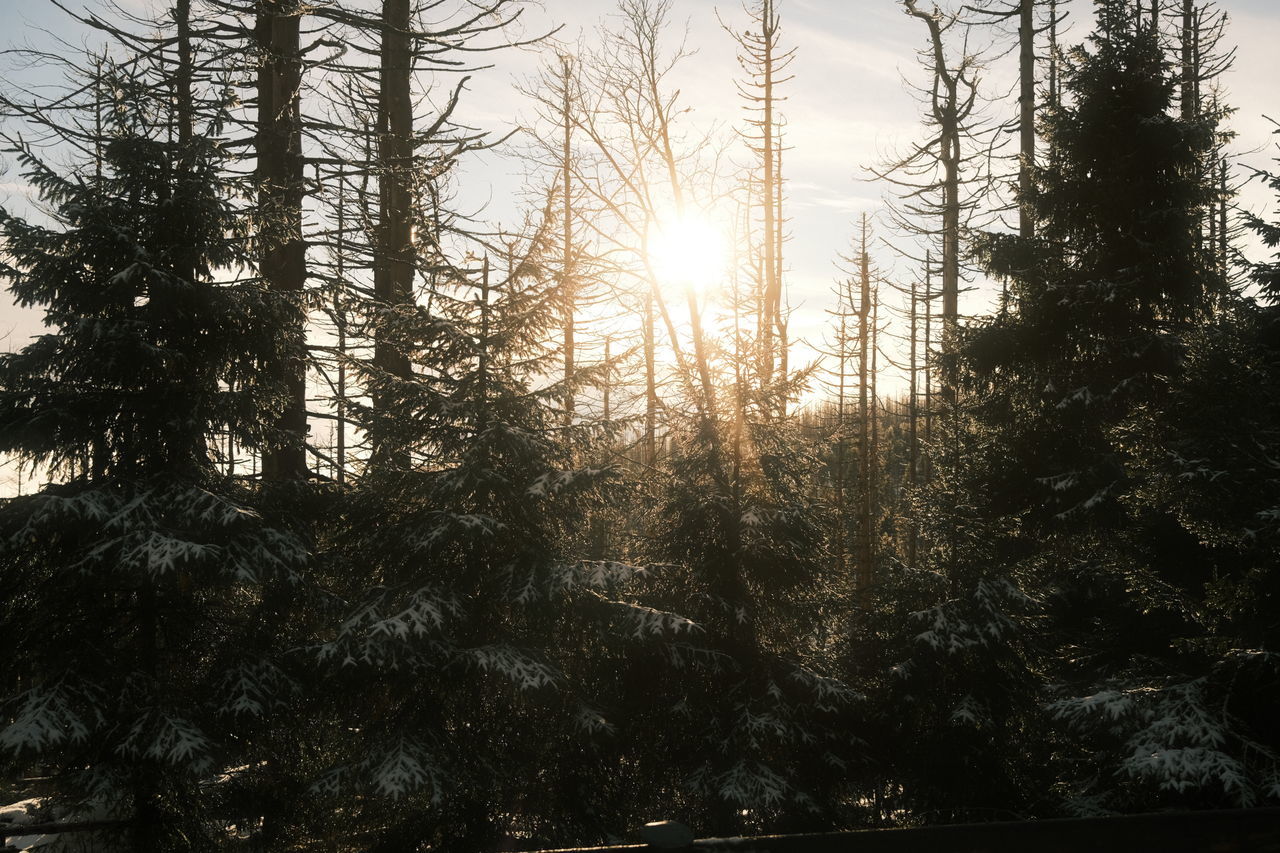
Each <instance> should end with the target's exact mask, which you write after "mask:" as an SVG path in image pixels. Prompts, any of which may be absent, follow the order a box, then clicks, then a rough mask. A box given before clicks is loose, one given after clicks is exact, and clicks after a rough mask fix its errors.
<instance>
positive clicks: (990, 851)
mask: <svg viewBox="0 0 1280 853" xmlns="http://www.w3.org/2000/svg"><path fill="white" fill-rule="evenodd" d="M659 849H664V848H660V847H655V846H651V845H648V844H624V845H618V846H612V847H578V848H563V849H560V850H555V851H548V850H544V851H542V853H586V851H599V853H604V851H624V850H630V851H650V852H651V853H652V851H656V850H659ZM665 849H667V850H685V851H689V853H720V851H724V853H729V851H738V853H748V851H751V853H1280V808H1262V809H1241V810H1235V811H1204V812H1160V813H1157V814H1143V815H1127V816H1124V817H1102V818H1086V819H1063V820H1036V821H1019V822H1015V823H970V824H960V825H949V826H926V827H919V828H911V829H870V830H859V831H853V832H824V833H816V834H811V835H771V836H757V837H754V838H704V839H699V840H697V841H694V842H693V843H692V844H691V845H687V846H685V847H674V848H672V847H667V848H665Z"/></svg>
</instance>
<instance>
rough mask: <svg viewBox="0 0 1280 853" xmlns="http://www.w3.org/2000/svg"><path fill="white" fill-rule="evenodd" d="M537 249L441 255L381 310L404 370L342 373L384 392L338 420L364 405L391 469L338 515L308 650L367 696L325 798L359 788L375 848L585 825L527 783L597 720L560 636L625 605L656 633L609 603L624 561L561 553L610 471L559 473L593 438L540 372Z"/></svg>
mask: <svg viewBox="0 0 1280 853" xmlns="http://www.w3.org/2000/svg"><path fill="white" fill-rule="evenodd" d="M542 250H543V247H542V243H541V235H538V237H537V238H535V240H534V242H533V248H532V250H531V251H532V252H533V253H534V254H533V256H532V257H526V258H525V259H524V260H523V261H521V262H520V263H518V264H516V266H515V267H514V269H513V270H512V271H511V273H510V274H509V275H504V274H499V273H497V272H496V271H495V270H493V269H492V268H491V266H490V264H489V262H488V259H487V258H485V259H483V260H481V261H477V262H475V263H473V264H472V265H471V266H469V267H463V266H456V267H454V268H453V275H452V276H451V278H450V280H449V281H448V282H447V283H445V284H440V285H437V286H436V287H435V288H434V289H433V290H432V291H431V293H430V297H429V305H417V306H415V307H413V308H412V309H411V310H410V309H404V310H401V311H399V312H396V313H395V314H390V313H387V314H383V315H381V316H380V317H379V323H380V327H379V330H378V334H379V335H381V336H382V339H383V340H385V341H387V342H388V344H389V345H391V346H394V347H395V348H396V350H397V351H400V352H403V353H405V354H406V355H407V356H408V358H409V360H410V363H411V364H412V365H413V370H412V373H411V375H409V376H407V377H402V376H398V375H391V374H388V373H386V372H384V371H383V370H382V369H381V366H380V365H379V364H377V363H358V364H357V365H356V367H357V370H358V371H359V373H360V374H361V379H362V382H363V383H364V387H366V388H367V389H369V391H370V393H371V394H372V395H376V397H377V399H378V401H379V403H378V405H377V406H376V407H369V406H367V405H366V406H355V405H354V404H353V415H352V416H353V419H354V420H355V421H356V422H357V423H359V424H360V425H361V426H363V427H365V428H368V424H369V421H370V419H372V418H375V417H376V418H377V419H378V424H379V429H380V430H381V434H382V435H384V436H386V437H387V440H389V441H391V442H393V444H394V445H395V446H397V447H402V448H405V449H406V455H407V464H406V465H404V466H379V467H376V468H371V469H370V470H368V471H367V472H366V473H365V474H364V476H363V477H362V478H361V480H360V482H359V484H358V486H357V488H356V490H355V492H354V493H353V495H352V498H351V506H350V509H349V511H348V514H347V516H346V518H345V519H343V531H344V532H343V533H342V534H341V536H340V538H339V540H338V543H337V545H338V548H337V551H336V552H335V554H334V557H333V558H334V559H336V560H338V561H340V562H341V563H342V564H343V565H344V566H347V567H348V575H349V578H350V582H351V584H352V586H353V587H354V588H355V589H354V592H353V595H352V598H351V600H350V602H349V606H348V610H347V613H346V614H345V617H344V619H343V621H342V622H341V624H340V625H338V626H337V627H336V631H335V634H334V636H333V637H332V639H330V640H328V641H327V642H325V643H324V644H323V645H322V646H321V648H320V655H321V660H322V663H323V664H324V666H325V667H326V669H328V670H329V671H331V672H332V673H333V677H335V678H336V679H339V680H340V681H341V682H342V683H343V684H344V685H346V686H347V689H349V690H352V691H356V692H357V693H358V694H359V695H360V696H362V697H363V699H362V701H361V703H360V704H359V706H358V707H353V708H348V709H347V710H348V712H349V713H351V714H352V715H353V716H352V717H351V722H350V725H351V727H352V729H353V736H352V738H351V742H350V744H349V745H348V748H347V749H346V750H344V755H343V756H341V761H340V762H339V763H338V764H336V765H335V766H334V767H333V768H332V769H331V771H330V772H329V773H328V774H327V775H326V776H325V777H324V778H323V779H322V780H321V781H320V783H319V790H320V791H322V792H327V793H329V794H331V795H333V796H338V797H343V798H347V797H354V796H359V797H360V801H361V802H362V803H363V805H362V807H361V809H360V812H359V813H358V814H357V815H356V816H355V817H356V820H357V822H359V823H360V825H361V826H363V827H366V828H367V829H369V830H371V831H373V832H374V833H375V837H377V838H379V839H381V841H380V843H385V844H388V845H390V844H402V845H403V844H410V843H421V842H424V841H431V842H432V843H435V844H447V845H448V846H449V847H450V849H456V850H469V849H489V848H490V847H491V846H492V845H493V844H494V843H497V841H498V840H499V839H500V838H502V837H505V836H508V835H511V834H523V835H525V837H529V836H533V837H538V838H543V839H546V840H548V841H552V840H571V839H573V838H574V837H576V836H575V835H573V834H571V833H574V832H577V833H581V832H582V830H581V828H580V827H579V823H582V822H586V823H590V820H589V817H588V816H585V815H581V814H579V815H576V816H575V815H573V813H572V812H569V814H568V815H566V813H565V810H564V808H563V805H561V806H555V805H554V803H555V802H556V799H557V795H556V794H555V793H554V792H546V793H545V795H539V794H536V793H535V792H532V791H530V790H529V786H530V780H531V779H534V778H536V777H538V776H539V775H540V774H554V773H557V772H558V770H559V768H560V767H561V765H562V764H563V763H568V764H569V766H573V764H572V762H573V761H574V760H575V759H574V755H575V754H576V752H577V751H578V750H580V749H583V748H585V747H584V746H583V743H582V741H583V740H584V739H586V740H589V739H590V737H591V736H592V735H596V734H599V733H601V732H602V731H605V730H607V729H608V728H609V727H610V725H611V723H610V722H608V721H607V720H606V719H605V718H604V717H603V716H602V714H601V712H600V711H599V710H598V709H596V708H595V707H594V706H592V705H591V704H590V702H589V701H588V699H587V697H586V695H585V691H584V690H583V689H582V685H580V684H578V683H576V682H575V681H574V679H573V678H572V677H571V676H570V674H569V669H570V667H569V664H568V659H569V655H570V653H577V652H579V651H580V650H581V649H582V648H583V646H587V647H589V646H590V642H591V641H590V640H581V641H580V642H569V641H567V640H565V638H566V637H576V636H577V635H578V634H579V633H580V632H582V631H584V630H586V629H585V628H584V627H583V626H584V624H589V623H590V621H591V619H592V618H593V617H592V615H591V614H592V613H593V612H597V611H598V612H604V613H606V614H613V613H615V612H622V613H624V614H629V616H630V617H632V618H634V619H638V620H640V625H639V627H635V630H637V631H639V632H640V633H642V634H643V633H646V632H648V631H650V630H662V629H663V628H664V625H665V624H666V623H665V620H664V618H663V617H662V616H661V615H657V614H653V613H652V611H643V612H641V611H639V610H635V611H633V610H632V609H631V608H628V607H627V606H626V605H624V604H622V603H620V602H616V601H614V599H612V598H611V597H610V595H611V594H612V593H614V592H616V590H617V588H618V587H619V585H620V583H621V581H622V580H624V579H625V577H626V575H627V573H628V572H629V571H630V570H629V569H628V568H627V567H625V566H620V565H617V564H612V563H584V562H580V561H578V560H575V559H574V558H573V556H572V555H570V554H568V553H566V551H565V550H564V547H563V545H564V543H566V542H568V541H572V537H571V533H572V532H573V531H574V526H575V524H576V523H578V522H579V521H580V520H581V519H583V518H585V513H586V511H587V509H588V507H589V505H590V504H592V503H593V502H597V503H598V501H599V498H600V489H601V488H602V487H604V486H605V485H606V484H607V483H608V481H609V480H610V479H611V477H612V472H611V471H610V470H609V469H607V468H588V467H580V466H577V467H575V465H574V461H573V460H574V458H575V456H576V457H578V458H584V454H583V453H582V451H583V450H584V449H585V446H584V445H583V444H582V441H584V440H585V439H586V437H587V436H588V435H589V434H590V433H591V432H592V431H594V430H595V428H594V427H592V426H590V425H578V426H575V427H569V428H567V427H565V425H564V424H563V418H562V414H561V413H562V409H561V408H560V403H561V401H562V400H563V399H564V390H565V389H564V386H563V385H562V384H561V383H559V382H553V383H550V384H545V383H542V382H541V379H542V377H544V376H545V375H547V373H549V372H550V368H551V365H552V364H553V363H554V362H555V361H556V360H557V359H558V358H559V356H560V353H559V352H558V350H557V349H555V348H553V347H548V346H547V345H546V343H545V341H546V339H547V332H548V330H549V329H550V328H552V327H553V324H554V323H555V322H556V321H557V320H558V318H559V312H560V306H561V303H560V293H559V291H558V288H557V287H555V286H554V285H551V284H549V283H548V282H547V281H546V279H545V278H544V276H542V275H541V265H540V263H539V258H540V257H541V255H540V254H539V253H540V252H541V251H542ZM575 376H576V377H577V379H578V380H579V381H582V382H586V381H591V380H592V378H593V373H592V371H591V370H588V369H585V368H581V369H579V370H577V371H575ZM575 436H577V438H576V439H575ZM361 587H362V588H361ZM584 602H585V603H584ZM584 607H585V610H584V609H583V608H584ZM593 608H595V609H594V610H593ZM650 619H656V620H657V623H656V624H652V625H651V624H649V623H648V622H646V621H645V620H650ZM681 621H682V620H681ZM575 626H576V627H575ZM624 627H625V626H624ZM615 630H617V626H616V620H615ZM561 641H564V643H563V644H562V643H561ZM575 745H576V746H575ZM556 749H563V750H564V753H563V754H557V753H556V752H555V750H556ZM563 775H564V776H565V778H570V777H571V776H572V774H570V773H564V774H563ZM548 803H552V805H549V804H548ZM566 834H568V839H566Z"/></svg>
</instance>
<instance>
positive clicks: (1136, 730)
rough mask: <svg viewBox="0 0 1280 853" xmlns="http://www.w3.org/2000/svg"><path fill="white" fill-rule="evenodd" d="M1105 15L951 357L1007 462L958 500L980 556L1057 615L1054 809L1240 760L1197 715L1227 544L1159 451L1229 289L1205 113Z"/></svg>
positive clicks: (1123, 25) (1233, 766) (1226, 789)
mask: <svg viewBox="0 0 1280 853" xmlns="http://www.w3.org/2000/svg"><path fill="white" fill-rule="evenodd" d="M1097 14H1098V26H1097V30H1096V32H1095V33H1094V35H1093V36H1092V49H1087V48H1085V47H1080V48H1077V49H1076V50H1075V51H1073V52H1072V53H1071V55H1070V57H1069V59H1070V61H1069V64H1068V66H1067V67H1066V68H1065V69H1064V76H1063V86H1064V90H1065V94H1066V96H1067V97H1066V99H1065V100H1064V102H1063V103H1062V104H1061V105H1051V107H1050V109H1049V111H1048V114H1047V117H1046V121H1045V125H1044V131H1045V138H1046V140H1047V141H1048V143H1049V150H1048V152H1047V160H1046V162H1045V164H1044V165H1043V166H1042V167H1040V168H1037V169H1036V171H1035V190H1034V194H1033V196H1032V198H1031V199H1030V202H1031V207H1032V208H1033V210H1034V212H1035V214H1036V218H1037V223H1038V227H1039V233H1038V235H1037V236H1038V239H1037V240H1034V241H1032V240H1026V239H1020V238H1011V237H1004V238H1001V237H993V238H991V239H990V240H989V241H988V242H987V243H986V245H985V246H984V247H983V252H984V254H985V257H986V259H987V264H988V268H989V269H990V270H991V271H992V272H994V273H996V274H997V275H1000V276H1002V277H1005V278H1007V279H1008V281H1009V296H1010V304H1009V311H1008V313H1007V314H1006V315H1002V316H1000V317H997V318H994V319H992V320H990V321H987V322H985V323H983V324H981V325H980V326H978V327H976V328H974V329H973V330H972V331H970V332H968V333H967V334H966V336H965V340H964V344H963V347H962V348H961V349H960V351H959V354H960V365H961V367H960V370H961V375H963V376H964V377H965V378H966V384H967V388H968V390H969V391H970V393H971V395H972V396H971V397H970V399H971V400H972V411H973V416H974V422H975V426H974V435H976V436H978V437H985V439H986V440H990V441H993V442H994V445H995V446H996V447H998V448H999V450H1000V452H1001V453H1002V454H1003V458H1002V459H1000V460H998V461H997V460H995V459H992V458H988V459H986V460H984V461H982V462H981V463H980V464H978V465H976V466H970V467H969V468H968V470H967V471H966V473H965V477H964V478H963V480H962V482H961V483H960V484H959V485H960V487H961V494H962V495H965V496H978V495H982V496H986V498H985V501H984V502H983V503H980V504H979V503H977V502H976V501H966V502H965V503H968V504H969V505H971V506H972V505H978V506H980V507H981V516H982V517H981V519H980V521H981V523H982V524H983V525H986V526H987V529H988V531H989V532H990V533H991V534H992V535H993V536H994V540H993V543H992V545H993V547H994V552H993V553H992V555H991V558H992V559H993V560H994V562H995V563H996V564H997V565H1003V566H1006V567H1008V569H1009V570H1010V571H1011V572H1014V573H1015V576H1016V577H1017V581H1018V583H1019V584H1020V585H1021V586H1023V588H1028V589H1032V590H1034V591H1035V593H1036V596H1037V598H1038V599H1039V604H1040V606H1042V607H1043V612H1044V614H1045V617H1046V619H1047V623H1046V624H1047V627H1048V628H1049V633H1048V634H1046V636H1045V637H1044V641H1045V642H1044V644H1043V646H1044V648H1046V649H1047V650H1049V651H1051V652H1052V654H1053V660H1054V661H1055V662H1054V664H1053V669H1052V673H1053V674H1052V678H1053V680H1054V681H1055V682H1056V683H1057V684H1058V685H1059V687H1058V689H1059V690H1060V691H1061V697H1060V698H1059V699H1058V700H1057V701H1056V702H1055V703H1054V704H1053V705H1052V706H1051V710H1052V712H1053V715H1054V717H1055V718H1056V720H1057V721H1058V724H1059V725H1062V726H1064V727H1065V729H1066V730H1065V731H1064V733H1063V737H1062V739H1061V740H1059V741H1058V742H1057V743H1058V745H1059V746H1058V748H1059V755H1058V757H1059V759H1060V760H1061V763H1060V764H1058V765H1056V767H1057V770H1058V772H1060V773H1061V774H1062V779H1063V781H1062V785H1063V788H1064V792H1065V794H1066V797H1065V801H1066V808H1068V809H1070V810H1072V811H1075V812H1084V813H1095V812H1098V811H1108V810H1133V809H1142V808H1150V807H1152V806H1154V805H1157V804H1167V803H1171V802H1172V803H1181V804H1211V803H1224V802H1230V801H1231V798H1232V797H1233V796H1235V795H1236V794H1237V793H1239V791H1238V790H1236V789H1237V788H1238V787H1239V786H1242V785H1243V783H1241V782H1240V778H1241V777H1242V775H1243V774H1241V773H1239V772H1238V771H1239V766H1238V762H1237V761H1236V758H1238V755H1237V756H1232V752H1233V750H1235V749H1238V748H1240V747H1239V745H1238V744H1237V745H1236V746H1232V745H1230V742H1231V741H1232V735H1230V734H1229V733H1228V729H1229V728H1230V727H1229V726H1226V727H1224V722H1225V721H1224V720H1223V719H1222V718H1221V717H1219V716H1218V715H1217V714H1215V713H1214V712H1212V711H1210V710H1209V709H1210V707H1211V701H1210V699H1209V696H1210V695H1211V693H1212V691H1210V690H1208V689H1207V685H1208V684H1209V683H1210V682H1211V681H1212V678H1211V672H1212V670H1213V668H1214V662H1213V661H1214V659H1213V655H1212V654H1208V653H1207V648H1206V647H1205V643H1206V642H1208V643H1209V644H1210V645H1212V642H1211V641H1210V638H1211V637H1212V636H1213V635H1214V633H1215V629H1214V627H1213V626H1212V624H1211V623H1212V619H1210V618H1208V616H1207V611H1206V605H1207V601H1208V598H1209V591H1210V589H1211V588H1212V580H1213V577H1214V575H1215V573H1216V572H1217V571H1218V569H1217V568H1215V563H1216V562H1218V558H1217V556H1216V555H1215V554H1214V553H1213V549H1212V547H1206V544H1207V543H1206V542H1205V541H1204V540H1203V539H1202V537H1200V536H1198V535H1196V534H1195V533H1194V532H1193V531H1192V530H1189V529H1188V528H1187V527H1186V526H1185V525H1183V524H1181V523H1179V522H1178V516H1179V514H1180V512H1179V510H1178V509H1177V506H1176V503H1177V501H1176V500H1175V499H1174V493H1173V492H1170V491H1169V490H1168V489H1167V488H1163V489H1162V488H1161V487H1160V486H1159V484H1160V483H1161V481H1162V479H1163V480H1164V482H1165V483H1166V486H1167V484H1168V483H1169V482H1170V481H1169V480H1168V478H1162V477H1161V476H1160V475H1159V474H1158V473H1157V472H1158V470H1159V469H1160V468H1161V467H1162V465H1161V464H1159V463H1158V462H1156V460H1160V459H1166V458H1167V457H1168V455H1169V454H1171V453H1176V452H1177V450H1176V448H1177V443H1178V442H1177V440H1176V439H1175V435H1176V434H1178V433H1179V432H1180V431H1181V430H1182V429H1183V426H1182V425H1180V421H1181V420H1182V419H1183V417H1184V413H1185V411H1186V404H1187V402H1188V401H1187V399H1186V396H1185V395H1186V394H1187V393H1188V385H1187V383H1188V381H1190V380H1191V379H1192V377H1193V376H1194V375H1195V373H1196V372H1197V368H1196V362H1197V360H1198V359H1197V357H1196V356H1195V349H1196V347H1197V346H1198V345H1197V344H1196V343H1195V342H1196V341H1197V340H1200V339H1201V338H1202V335H1203V333H1204V332H1203V330H1204V324H1205V323H1206V320H1207V318H1208V316H1209V312H1210V309H1211V308H1212V306H1213V305H1214V304H1215V302H1217V301H1218V300H1220V298H1221V293H1220V289H1219V288H1220V285H1219V282H1220V279H1215V277H1214V276H1213V275H1212V274H1211V270H1210V268H1209V265H1208V264H1207V263H1206V257H1205V255H1204V253H1203V252H1202V251H1201V250H1200V249H1199V248H1198V240H1197V237H1198V226H1199V223H1198V216H1199V214H1198V210H1200V209H1201V208H1202V207H1203V205H1204V204H1205V203H1206V200H1207V199H1208V198H1209V197H1210V193H1211V191H1212V187H1210V186H1208V185H1207V184H1206V182H1205V181H1203V180H1201V178H1200V175H1199V169H1198V164H1199V163H1200V162H1201V160H1202V158H1203V156H1204V153H1205V152H1206V151H1207V150H1208V146H1209V145H1210V144H1211V142H1212V139H1213V118H1212V117H1195V118H1192V119H1190V120H1188V119H1186V118H1180V117H1178V116H1176V115H1175V114H1174V110H1173V107H1174V98H1173V95H1174V92H1175V88H1176V81H1175V80H1174V79H1172V78H1171V77H1170V76H1169V73H1168V70H1167V66H1166V64H1165V62H1164V59H1163V56H1162V53H1161V49H1160V45H1159V42H1158V38H1157V33H1156V31H1155V29H1154V28H1153V27H1152V26H1151V25H1150V23H1149V21H1148V20H1147V19H1146V18H1140V19H1139V18H1135V16H1134V15H1133V14H1132V10H1131V9H1130V8H1128V7H1127V5H1126V4H1124V3H1114V2H1101V3H1099V4H1098V10H1097ZM1120 140H1123V145H1120V144H1119V141H1120ZM1175 400H1180V401H1181V403H1180V404H1175V402H1174V401H1175ZM1161 492H1163V495H1161V494H1160V493H1161ZM975 521H977V520H975ZM1205 679H1208V681H1206V680H1205ZM1244 799H1245V798H1244V797H1241V799H1240V800H1239V801H1241V802H1242V801H1244Z"/></svg>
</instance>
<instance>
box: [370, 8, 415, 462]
mask: <svg viewBox="0 0 1280 853" xmlns="http://www.w3.org/2000/svg"><path fill="white" fill-rule="evenodd" d="M409 13H410V0H383V3H382V49H381V69H380V70H381V74H380V77H379V91H378V165H379V167H380V173H379V175H380V177H379V182H378V202H379V218H380V230H379V240H378V242H379V244H380V245H379V247H378V253H377V256H376V258H375V261H374V268H373V293H374V298H375V299H376V300H377V301H378V304H379V305H380V306H381V307H383V308H384V309H391V310H395V309H396V308H398V307H400V306H403V305H408V304H411V303H412V301H413V270H414V246H413V100H412V94H411V78H412V66H413V57H412V48H411V46H410V31H409V28H410V26H411V21H410V15H409ZM373 363H374V365H375V366H376V367H377V368H378V369H379V370H380V371H382V372H383V373H385V374H388V375H390V376H394V377H399V378H401V379H408V378H409V377H410V375H411V373H412V369H411V367H410V365H409V359H408V356H406V355H405V353H404V352H403V351H402V350H401V349H400V348H399V347H398V346H396V344H395V342H394V341H391V340H389V339H388V336H387V333H386V332H385V331H384V330H382V329H380V328H377V327H375V332H374V343H373ZM387 402H388V401H387V400H386V399H385V398H384V397H383V396H382V395H375V396H374V399H373V405H374V408H375V409H383V408H385V407H386V405H387ZM371 438H372V443H373V448H372V455H371V460H370V461H371V464H381V465H391V466H392V467H403V466H404V465H405V464H407V462H408V453H407V449H406V448H403V447H400V446H398V445H397V443H396V442H395V440H394V439H393V438H392V437H391V436H388V435H386V434H384V433H382V431H381V430H379V431H375V433H374V434H373V435H372V436H371Z"/></svg>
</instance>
